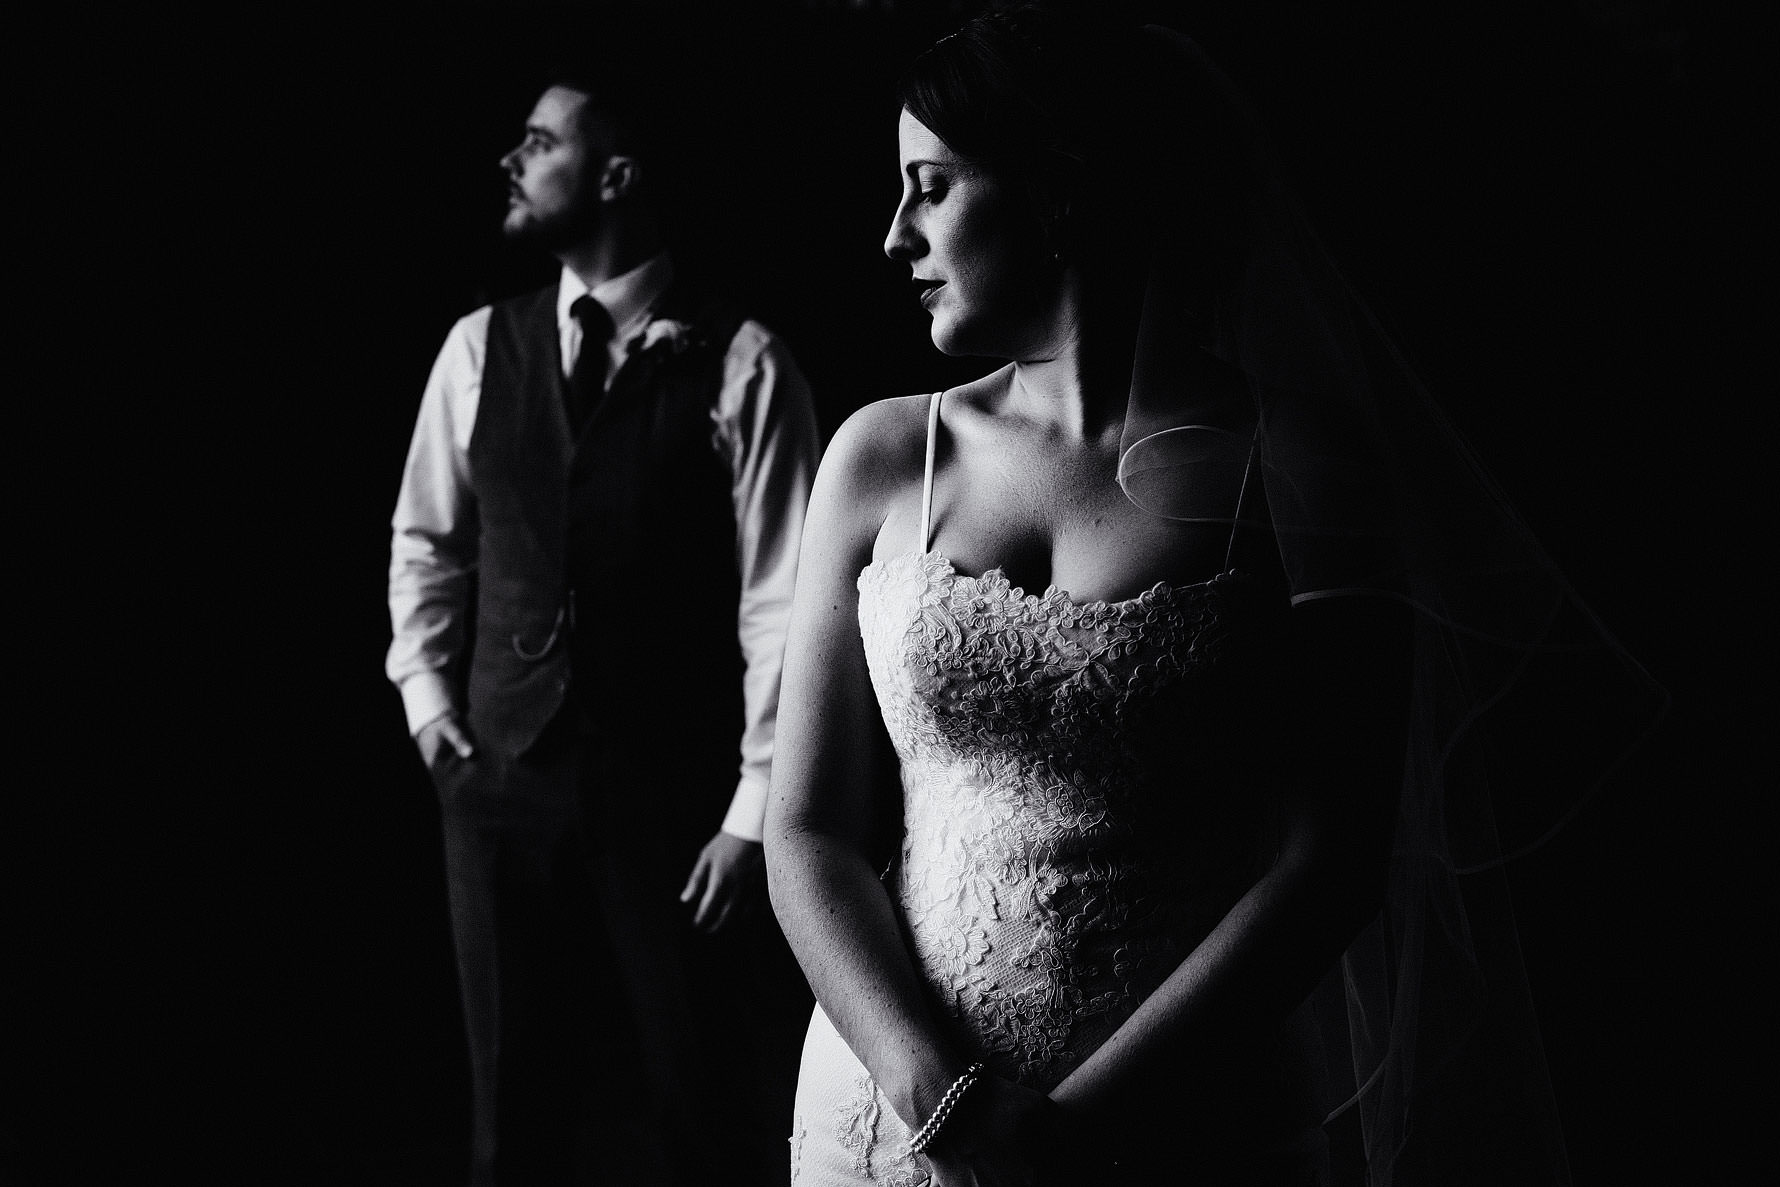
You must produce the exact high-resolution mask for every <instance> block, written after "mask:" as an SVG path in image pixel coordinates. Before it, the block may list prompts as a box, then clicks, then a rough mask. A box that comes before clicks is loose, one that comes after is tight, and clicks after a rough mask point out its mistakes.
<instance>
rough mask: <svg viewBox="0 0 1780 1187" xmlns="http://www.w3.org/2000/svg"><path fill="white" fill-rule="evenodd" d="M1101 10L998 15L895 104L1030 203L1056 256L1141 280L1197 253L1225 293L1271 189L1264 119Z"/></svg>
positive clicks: (905, 79)
mask: <svg viewBox="0 0 1780 1187" xmlns="http://www.w3.org/2000/svg"><path fill="white" fill-rule="evenodd" d="M1090 13H1091V10H1085V9H1080V10H1078V9H1059V8H1058V7H1056V6H1053V5H1045V4H1038V3H1033V2H1032V0H1021V2H1019V3H1011V4H1002V5H997V6H995V7H994V8H993V9H992V10H991V11H989V12H987V13H985V14H984V15H982V16H979V17H976V18H974V19H973V20H971V21H969V22H967V23H966V24H965V25H964V26H963V27H962V28H961V29H959V30H958V31H957V32H956V33H953V34H952V35H950V36H948V37H946V38H944V39H943V40H941V41H940V42H939V43H937V44H936V45H934V46H933V47H931V48H930V49H928V50H927V51H926V52H925V53H923V54H921V55H920V56H919V57H918V58H916V59H915V60H914V61H913V62H912V63H911V64H910V65H909V67H908V68H907V70H906V71H905V72H904V74H903V76H902V78H901V79H900V81H899V83H898V86H897V97H898V98H899V99H900V100H901V102H902V105H903V106H904V107H905V108H907V109H908V111H909V113H910V114H911V115H913V116H914V117H915V118H916V119H917V120H919V121H920V122H921V123H922V124H923V125H924V126H925V127H926V128H927V129H928V130H929V131H931V132H933V134H934V135H935V136H937V137H939V139H940V140H942V141H943V142H944V143H945V145H946V147H948V148H950V149H951V150H952V151H953V152H954V153H957V154H958V155H959V156H960V157H962V158H964V159H965V160H967V161H969V162H971V163H972V164H974V165H976V166H978V167H981V168H983V169H986V170H988V171H989V172H990V173H992V174H993V175H995V176H996V177H997V178H998V179H999V180H1000V181H1001V182H1002V183H1003V184H1005V185H1007V186H1009V187H1010V188H1011V189H1012V190H1013V191H1014V192H1015V193H1018V194H1020V195H1022V196H1023V197H1024V199H1025V201H1026V202H1027V204H1028V207H1029V209H1030V210H1031V212H1032V214H1033V216H1034V217H1035V218H1036V219H1037V221H1038V223H1039V225H1040V227H1041V229H1042V230H1043V233H1044V235H1045V238H1046V242H1047V245H1048V246H1049V247H1050V249H1051V250H1052V251H1053V252H1054V253H1055V254H1057V255H1058V256H1059V257H1060V258H1061V259H1064V260H1066V261H1069V262H1073V263H1077V264H1079V265H1081V266H1082V267H1083V268H1084V270H1086V271H1088V272H1089V273H1090V274H1092V275H1095V276H1097V277H1100V278H1104V279H1134V278H1136V277H1138V276H1140V275H1141V272H1142V268H1143V265H1144V262H1145V260H1146V258H1147V257H1148V256H1149V255H1151V254H1152V253H1154V252H1155V251H1156V250H1157V249H1158V247H1159V246H1162V247H1163V248H1164V249H1165V250H1182V249H1183V248H1186V247H1187V246H1188V245H1190V248H1191V254H1192V256H1193V257H1194V259H1195V261H1196V263H1197V266H1196V267H1195V268H1194V273H1195V275H1196V276H1198V277H1200V278H1201V279H1202V280H1203V282H1204V285H1205V287H1206V288H1208V289H1211V288H1217V287H1224V286H1227V285H1229V284H1230V283H1232V282H1233V276H1232V270H1233V269H1234V268H1235V267H1236V265H1237V263H1238V262H1239V260H1240V259H1241V256H1242V244H1243V242H1245V241H1246V239H1247V237H1248V228H1249V216H1250V213H1251V210H1252V207H1253V203H1254V199H1255V196H1256V193H1257V192H1258V190H1259V189H1260V186H1261V175H1262V172H1263V166H1262V164H1261V162H1262V161H1263V160H1264V159H1265V154H1264V152H1263V142H1262V138H1261V136H1260V134H1259V127H1258V123H1257V121H1256V120H1255V119H1254V117H1253V114H1252V112H1250V111H1249V110H1248V109H1246V108H1245V107H1244V106H1242V105H1241V103H1240V102H1239V100H1237V99H1236V97H1235V92H1234V90H1233V89H1231V88H1229V87H1227V86H1225V87H1218V88H1207V87H1205V86H1203V85H1200V84H1201V83H1202V82H1203V81H1204V79H1205V78H1206V77H1208V76H1207V75H1202V74H1185V73H1182V72H1181V71H1180V70H1178V69H1176V68H1160V67H1161V66H1162V63H1161V62H1160V60H1159V59H1158V57H1157V54H1158V48H1159V47H1158V46H1157V45H1156V43H1155V42H1154V39H1152V38H1149V37H1146V36H1144V34H1143V32H1142V30H1140V29H1138V28H1136V27H1132V26H1128V25H1123V24H1117V23H1113V22H1109V21H1107V20H1104V19H1097V18H1096V17H1094V16H1092V15H1090ZM1207 70H1208V71H1209V70H1210V66H1209V63H1208V64H1207Z"/></svg>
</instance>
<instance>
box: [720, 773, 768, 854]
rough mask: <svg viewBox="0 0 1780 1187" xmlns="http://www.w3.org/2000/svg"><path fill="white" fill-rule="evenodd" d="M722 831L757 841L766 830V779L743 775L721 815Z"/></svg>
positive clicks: (745, 839)
mask: <svg viewBox="0 0 1780 1187" xmlns="http://www.w3.org/2000/svg"><path fill="white" fill-rule="evenodd" d="M723 831H724V832H726V833H729V834H731V835H732V836H737V837H740V838H741V839H742V840H744V841H758V840H760V838H761V837H762V835H764V834H765V832H766V781H765V780H764V779H754V778H748V777H743V779H742V781H741V784H740V785H739V786H737V787H736V789H735V798H734V799H732V800H730V801H729V812H728V813H727V814H726V815H725V816H724V817H723Z"/></svg>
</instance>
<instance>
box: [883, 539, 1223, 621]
mask: <svg viewBox="0 0 1780 1187" xmlns="http://www.w3.org/2000/svg"><path fill="white" fill-rule="evenodd" d="M929 557H931V558H932V559H934V560H936V561H938V562H939V563H940V564H942V565H944V566H945V567H946V569H947V571H948V572H950V573H951V574H952V576H953V578H955V579H956V580H959V581H968V582H970V583H971V584H973V585H979V586H980V585H984V584H999V585H1002V586H1005V587H1006V588H1007V591H1008V595H1009V596H1010V597H1013V598H1016V599H1018V600H1020V601H1026V602H1042V601H1045V600H1047V599H1049V598H1050V597H1052V596H1053V595H1056V596H1058V597H1061V598H1062V599H1063V600H1064V601H1065V602H1067V603H1068V604H1069V605H1070V606H1072V607H1073V608H1074V609H1075V610H1076V612H1078V613H1085V612H1087V611H1090V610H1114V609H1121V608H1123V607H1127V606H1134V605H1136V604H1138V603H1139V602H1142V601H1144V600H1145V599H1150V600H1154V599H1156V598H1165V597H1181V596H1184V595H1186V594H1188V593H1193V592H1197V591H1201V590H1207V589H1210V588H1211V587H1212V586H1213V585H1216V584H1217V583H1218V582H1220V581H1224V580H1227V579H1229V578H1232V577H1239V576H1241V573H1240V571H1239V570H1236V569H1225V570H1224V571H1223V572H1221V573H1218V574H1216V575H1215V576H1213V577H1210V578H1208V579H1206V580H1204V581H1194V582H1191V583H1189V584H1187V585H1175V584H1174V583H1173V582H1169V581H1158V582H1156V583H1155V584H1154V585H1152V586H1150V587H1149V588H1148V589H1146V590H1144V591H1142V592H1141V593H1136V594H1133V595H1132V596H1130V597H1128V598H1116V599H1111V600H1108V599H1105V598H1097V599H1095V600H1093V601H1089V602H1080V601H1077V600H1076V599H1075V597H1074V596H1073V595H1072V594H1071V593H1070V592H1069V591H1068V590H1066V589H1060V588H1059V587H1058V586H1057V583H1056V582H1054V581H1053V582H1051V583H1050V584H1049V585H1047V586H1045V590H1044V592H1043V593H1041V594H1029V593H1027V592H1026V590H1025V587H1023V586H1019V585H1015V584H1014V583H1013V582H1012V581H1011V580H1009V578H1008V575H1007V571H1006V570H1004V569H1003V568H1002V567H1001V566H1000V565H996V566H994V567H993V568H989V569H985V570H984V571H983V573H982V575H981V576H980V577H973V576H972V575H971V574H969V573H966V572H963V571H962V570H960V569H959V568H958V566H957V564H956V563H954V562H953V560H952V558H951V557H949V556H945V555H943V554H941V553H938V552H934V551H932V550H929V551H927V552H893V553H891V554H890V555H888V556H884V557H876V558H873V559H872V560H870V561H868V562H867V563H866V566H865V568H864V569H861V570H860V572H861V573H862V574H863V573H864V572H866V571H867V570H870V569H874V568H877V567H879V566H882V565H887V564H890V563H891V562H893V561H898V560H911V559H912V560H927V559H928V558H929ZM996 577H999V578H1000V580H999V582H996V581H992V580H991V579H992V578H996Z"/></svg>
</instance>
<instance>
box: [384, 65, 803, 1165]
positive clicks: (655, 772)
mask: <svg viewBox="0 0 1780 1187" xmlns="http://www.w3.org/2000/svg"><path fill="white" fill-rule="evenodd" d="M639 99H640V96H639V95H638V94H637V93H635V92H634V91H633V90H632V89H631V88H629V87H626V86H622V85H619V84H617V83H616V82H615V80H614V78H613V76H612V75H611V74H610V73H609V72H604V71H602V72H599V73H594V74H583V75H573V74H571V75H563V76H560V77H559V78H558V80H557V81H556V82H555V84H554V85H551V86H549V87H547V88H546V89H545V90H544V91H543V93H542V94H541V95H540V96H539V97H538V99H537V102H536V105H535V106H534V107H533V109H532V111H531V114H530V116H529V117H528V118H527V120H526V124H525V131H524V137H523V139H522V140H521V141H520V143H519V145H518V146H517V147H516V148H514V149H513V150H512V151H511V152H509V153H508V154H507V155H506V156H505V157H503V158H502V159H501V167H502V169H503V170H504V171H505V173H506V175H507V180H508V204H507V213H506V218H505V223H504V230H505V233H506V235H507V236H508V237H509V238H511V239H512V240H515V241H519V242H523V243H526V244H529V245H533V246H535V247H537V248H540V249H542V250H544V251H546V252H548V253H549V254H551V255H552V256H554V257H555V258H556V260H557V261H559V262H560V264H561V266H562V267H561V273H560V276H559V278H558V280H557V281H556V283H554V284H551V285H549V286H547V287H545V288H543V289H539V290H537V291H535V292H531V293H527V294H524V295H522V296H519V297H514V298H511V299H509V300H504V301H500V302H497V303H495V304H494V305H493V306H492V307H484V308H482V309H478V310H477V311H475V312H474V313H471V314H470V315H469V316H467V317H465V318H463V319H462V320H461V321H459V322H458V323H457V324H456V325H455V326H454V327H453V328H452V329H451V331H450V333H449V334H448V335H447V336H446V339H445V343H444V346H443V348H442V349H441V351H440V353H439V357H438V360H437V361H436V363H435V364H434V366H433V370H432V375H431V377H430V379H429V380H428V382H427V386H426V389H425V392H424V395H423V397H422V400H421V406H420V411H419V416H418V420H417V423H416V426H415V430H414V436H413V441H412V444H411V446H410V450H409V454H408V460H407V465H406V469H405V471H404V473H403V477H402V484H401V490H400V494H399V496H398V499H397V503H396V508H395V514H394V517H393V523H392V527H393V536H392V545H391V558H390V581H389V607H390V618H391V623H392V627H393V635H394V638H393V641H392V643H391V645H390V648H389V653H388V660H387V671H388V675H389V678H390V679H391V680H392V681H393V682H394V683H395V684H396V685H397V686H398V687H399V689H400V691H401V697H402V701H403V705H404V708H405V710H406V715H407V720H408V725H409V729H410V732H411V733H412V734H413V736H414V738H415V741H416V743H417V745H418V747H419V750H420V754H421V757H422V759H423V760H424V762H425V763H426V765H427V767H428V769H429V771H430V772H431V774H432V776H433V779H434V781H435V784H436V786H437V789H438V793H439V799H440V804H441V809H442V822H443V831H444V838H445V866H446V875H447V881H448V889H449V899H450V906H451V919H452V930H453V936H454V940H455V944H456V948H457V953H458V969H459V977H460V982H461V989H462V994H463V1007H464V1016H465V1022H466V1027H467V1030H468V1038H469V1048H470V1060H471V1068H472V1075H473V1097H472V1099H473V1126H474V1132H473V1141H472V1160H473V1168H472V1176H471V1182H472V1183H473V1184H475V1185H477V1187H483V1185H489V1184H509V1183H552V1184H556V1183H574V1182H601V1183H603V1182H624V1183H639V1184H655V1183H674V1184H679V1183H687V1184H692V1183H696V1184H706V1183H716V1182H723V1183H738V1184H752V1183H763V1184H764V1183H769V1182H770V1183H775V1184H777V1183H782V1182H784V1181H785V1180H786V1179H787V1178H788V1171H787V1169H786V1158H787V1152H786V1142H785V1138H786V1135H787V1134H788V1133H789V1132H790V1093H791V1088H792V1083H793V1081H794V1079H795V1074H796V1062H797V1057H798V1045H799V1037H800V1033H801V1027H802V1021H803V1019H804V1018H807V1011H808V1005H809V998H808V996H807V993H808V991H807V989H806V988H805V987H804V985H803V983H802V980H801V978H800V977H799V976H798V974H797V972H796V968H795V965H794V964H793V963H792V961H791V957H790V955H789V952H788V951H787V950H786V948H785V946H784V941H783V938H782V937H781V936H780V935H779V934H778V932H777V930H776V927H775V926H774V924H773V922H772V917H771V913H770V912H769V911H766V910H762V909H758V908H759V903H760V900H761V898H762V894H763V873H762V858H761V846H760V839H759V838H760V834H761V821H762V816H763V814H764V811H765V803H766V791H767V774H768V768H769V765H770V761H771V757H772V740H773V726H774V714H775V712H776V709H777V703H778V684H779V661H780V651H781V647H782V644H783V641H784V631H785V616H786V612H787V609H788V605H789V602H790V598H791V587H792V581H793V577H794V571H795V566H796V558H797V549H798V538H799V532H800V530H801V525H802V521H803V512H804V506H805V502H806V498H807V495H808V489H809V484H810V481H811V478H812V475H813V473H814V470H815V464H816V459H817V452H818V437H817V429H816V422H815V415H814V412H813V409H812V404H811V398H810V392H809V389H808V386H807V384H806V382H805V380H804V378H803V376H802V375H801V374H800V372H799V370H798V368H797V366H796V364H795V363H794V362H793V360H792V358H791V356H790V354H789V353H788V352H787V350H786V348H785V346H784V344H783V343H782V342H781V341H780V340H779V339H777V338H775V337H774V336H773V335H772V334H771V333H770V332H768V331H767V330H766V329H765V328H763V327H762V326H761V325H760V324H759V323H757V322H755V321H752V320H749V319H748V318H747V317H745V316H744V315H743V314H742V313H741V312H740V311H739V310H737V309H736V308H735V307H733V306H732V305H730V304H729V303H727V302H726V301H724V300H722V299H721V298H719V297H716V296H714V295H712V294H710V293H707V292H704V291H702V290H699V289H697V288H694V287H693V286H691V285H689V284H687V283H684V282H683V280H682V278H681V277H680V276H679V275H677V273H676V269H675V260H674V258H673V256H672V255H671V254H670V253H669V252H668V251H667V249H666V247H665V244H664V242H663V238H662V232H661V229H660V227H659V226H658V222H657V218H656V207H655V202H654V197H655V195H654V194H653V192H652V191H653V189H654V186H655V183H656V181H657V178H658V172H659V171H658V170H657V163H658V161H659V158H658V157H657V155H656V149H657V144H656V143H654V142H652V141H651V140H650V138H649V136H648V128H647V127H646V126H645V125H644V123H643V122H642V121H641V119H640V118H639V114H638V113H639V111H651V110H656V108H655V106H654V105H652V104H643V103H638V102H636V101H637V100H639ZM738 770H739V775H738ZM800 1015H801V1017H800Z"/></svg>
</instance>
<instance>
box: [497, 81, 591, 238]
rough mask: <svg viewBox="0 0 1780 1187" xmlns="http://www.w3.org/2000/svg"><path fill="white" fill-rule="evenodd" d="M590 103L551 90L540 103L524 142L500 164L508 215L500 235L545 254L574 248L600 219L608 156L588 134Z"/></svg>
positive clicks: (564, 91)
mask: <svg viewBox="0 0 1780 1187" xmlns="http://www.w3.org/2000/svg"><path fill="white" fill-rule="evenodd" d="M587 103H588V97H587V96H586V95H585V94H583V93H582V92H580V91H577V90H574V89H572V88H569V87H561V86H555V87H551V88H550V89H549V90H547V91H545V92H544V93H543V94H542V95H540V96H539V97H538V102H537V104H536V105H535V106H534V107H533V108H532V112H531V115H530V116H528V117H527V118H526V121H525V137H524V139H522V140H521V141H520V142H519V145H518V147H516V148H514V149H513V150H512V151H510V152H509V153H507V155H505V156H504V157H502V158H501V168H502V170H503V171H505V172H506V174H507V214H506V218H505V219H504V220H503V221H502V224H501V229H502V230H503V231H504V232H505V233H506V235H507V236H508V237H509V238H512V239H528V240H535V241H537V242H539V243H540V245H541V246H543V247H545V248H547V249H548V248H556V247H562V246H567V245H569V244H572V243H573V242H575V241H576V240H578V239H581V238H582V237H584V236H585V235H586V233H587V231H588V230H589V228H590V227H591V226H592V224H593V222H594V220H596V219H597V218H598V217H599V207H600V202H599V176H600V172H601V170H602V169H603V167H604V165H605V163H606V159H607V157H608V155H609V154H608V153H607V152H606V151H605V150H604V148H603V147H602V146H601V145H599V144H595V143H593V142H592V141H593V136H592V135H591V134H590V133H591V131H592V130H593V125H594V124H596V123H597V122H599V121H595V120H591V119H589V118H587V112H586V110H585V109H586V107H587Z"/></svg>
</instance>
